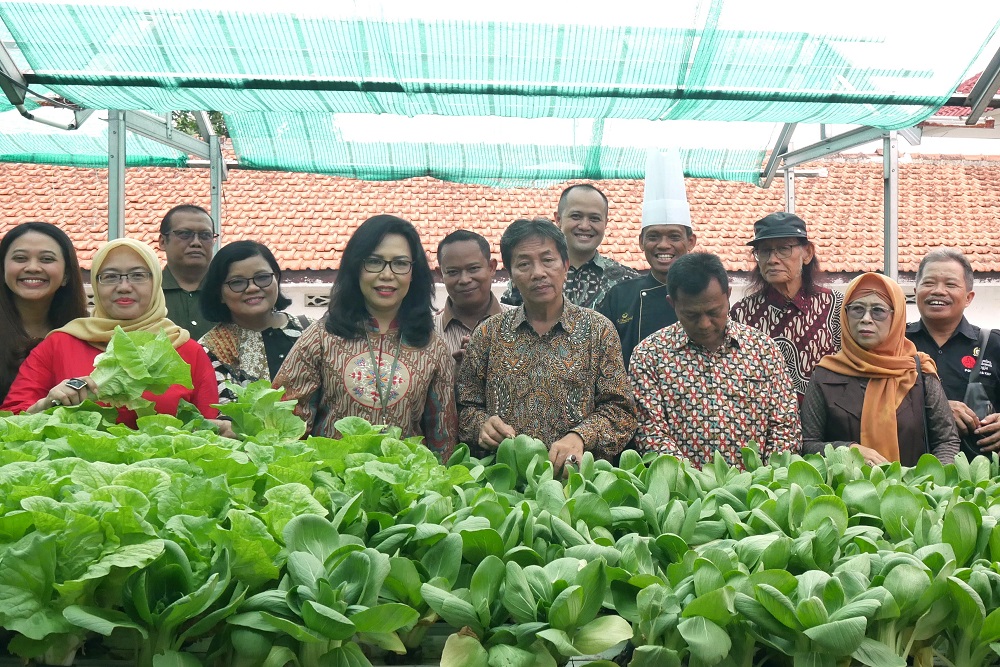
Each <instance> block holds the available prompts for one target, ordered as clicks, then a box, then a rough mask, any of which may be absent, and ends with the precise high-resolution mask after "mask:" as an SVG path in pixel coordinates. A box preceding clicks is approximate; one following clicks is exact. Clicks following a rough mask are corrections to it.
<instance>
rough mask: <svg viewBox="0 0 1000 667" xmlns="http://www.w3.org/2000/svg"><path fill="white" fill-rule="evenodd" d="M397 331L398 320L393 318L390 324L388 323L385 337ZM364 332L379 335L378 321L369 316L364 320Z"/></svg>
mask: <svg viewBox="0 0 1000 667" xmlns="http://www.w3.org/2000/svg"><path fill="white" fill-rule="evenodd" d="M397 329H399V318H393V320H392V322H390V323H389V330H388V331H386V332H385V335H388V334H391V333H392V332H393V331H395V330H397ZM365 331H366V332H367V333H373V334H377V333H379V330H378V320H376V319H375V318H374V317H372V316H371V315H369V316H368V319H366V320H365Z"/></svg>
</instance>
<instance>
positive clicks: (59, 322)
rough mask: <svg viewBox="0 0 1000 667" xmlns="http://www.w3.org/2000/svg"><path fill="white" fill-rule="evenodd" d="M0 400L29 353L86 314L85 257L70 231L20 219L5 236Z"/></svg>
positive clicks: (0, 247)
mask: <svg viewBox="0 0 1000 667" xmlns="http://www.w3.org/2000/svg"><path fill="white" fill-rule="evenodd" d="M0 261H2V262H3V274H4V281H3V287H0V341H3V345H2V346H0V402H2V401H3V399H4V397H5V396H6V395H7V391H8V390H9V389H10V385H11V384H12V383H13V382H14V378H15V377H17V371H18V369H19V368H20V367H21V363H22V362H23V361H24V360H25V359H26V358H27V356H28V353H30V352H31V350H32V349H34V347H35V346H36V345H38V343H40V342H41V340H42V339H43V338H45V336H47V335H48V333H49V332H50V331H52V330H53V329H58V328H59V327H61V326H63V325H65V324H66V323H67V322H69V321H70V320H73V319H76V318H78V317H85V316H86V315H87V295H86V293H84V291H83V278H82V276H81V275H80V263H79V262H78V261H77V258H76V251H75V250H74V249H73V243H72V241H70V239H69V237H68V236H66V233H65V232H64V231H62V230H61V229H59V228H58V227H56V226H55V225H51V224H49V223H47V222H25V223H23V224H20V225H18V226H16V227H14V228H13V229H11V230H10V231H9V232H7V234H6V236H4V237H3V241H0Z"/></svg>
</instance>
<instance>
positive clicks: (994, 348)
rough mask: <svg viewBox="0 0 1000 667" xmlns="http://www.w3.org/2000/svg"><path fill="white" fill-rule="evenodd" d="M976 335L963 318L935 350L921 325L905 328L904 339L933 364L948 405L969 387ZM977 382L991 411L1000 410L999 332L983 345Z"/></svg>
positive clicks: (975, 356) (994, 330)
mask: <svg viewBox="0 0 1000 667" xmlns="http://www.w3.org/2000/svg"><path fill="white" fill-rule="evenodd" d="M979 334H980V328H979V327H977V326H973V325H972V324H970V323H969V321H968V320H967V319H965V318H964V317H963V318H962V321H961V323H959V325H958V328H956V329H955V332H954V333H953V334H952V335H951V338H949V339H948V340H947V341H946V342H945V344H944V345H942V346H941V347H938V344H937V343H936V342H934V338H933V337H932V336H931V335H930V333H929V332H928V331H927V329H925V328H924V323H923V321H918V322H914V323H912V324H908V325H907V326H906V337H907V338H909V339H910V340H911V341H913V344H914V345H916V346H917V349H918V350H919V351H921V352H924V353H926V354H928V355H930V357H931V359H933V360H934V363H935V364H937V369H938V375H939V376H940V377H941V384H942V385H944V393H945V395H946V396H947V397H948V400H949V401H961V400H964V399H965V387H966V386H967V385H968V384H969V376H971V375H972V367H973V366H975V365H976V358H977V357H978V355H979ZM979 381H980V382H982V383H983V387H984V388H985V389H986V395H987V396H989V398H990V402H992V403H993V406H994V408H998V407H1000V332H998V331H997V330H996V329H993V330H992V331H991V332H990V338H989V341H988V342H987V344H986V354H985V355H984V356H983V363H982V365H981V367H980V368H979Z"/></svg>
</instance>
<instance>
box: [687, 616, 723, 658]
mask: <svg viewBox="0 0 1000 667" xmlns="http://www.w3.org/2000/svg"><path fill="white" fill-rule="evenodd" d="M677 631H678V632H679V633H680V635H681V637H683V638H684V641H685V642H687V645H688V648H689V649H690V650H691V656H692V657H694V658H697V659H698V660H700V661H702V662H704V663H705V664H708V665H714V664H716V663H717V662H719V661H721V660H722V659H723V658H725V657H726V656H727V655H729V651H730V650H731V649H732V646H733V642H732V640H731V639H730V638H729V635H728V634H726V631H725V630H723V629H722V628H720V627H719V626H718V625H716V624H715V623H713V622H712V621H710V620H708V619H707V618H705V617H703V616H697V617H695V618H685V619H683V620H682V621H681V622H680V623H678V624H677Z"/></svg>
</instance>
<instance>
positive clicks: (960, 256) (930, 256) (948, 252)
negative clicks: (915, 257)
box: [916, 248, 975, 292]
mask: <svg viewBox="0 0 1000 667" xmlns="http://www.w3.org/2000/svg"><path fill="white" fill-rule="evenodd" d="M934 262H957V263H958V265H959V266H961V267H962V274H963V275H964V276H965V289H966V291H969V292H971V291H972V287H973V285H974V284H975V283H974V281H973V273H972V264H970V263H969V259H968V257H966V256H965V254H964V253H963V252H962V251H961V250H959V249H958V248H936V249H934V250H931V251H930V252H929V253H927V254H926V255H924V258H923V259H922V260H920V266H918V267H917V277H916V282H917V284H919V283H920V276H922V275H923V273H924V271H925V270H926V269H927V265H928V264H933V263H934Z"/></svg>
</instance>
